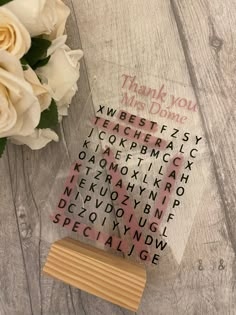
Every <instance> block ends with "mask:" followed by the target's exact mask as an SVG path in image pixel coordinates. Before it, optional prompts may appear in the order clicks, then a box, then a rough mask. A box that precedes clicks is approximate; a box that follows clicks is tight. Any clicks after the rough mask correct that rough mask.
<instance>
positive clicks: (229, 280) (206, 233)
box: [0, 0, 236, 315]
mask: <svg viewBox="0 0 236 315" xmlns="http://www.w3.org/2000/svg"><path fill="white" fill-rule="evenodd" d="M66 2H67V4H68V5H69V6H70V8H71V17H70V20H69V22H68V37H69V38H68V41H69V44H70V45H72V46H73V47H74V48H77V47H81V48H82V49H83V51H84V54H85V56H84V59H83V61H82V66H81V78H80V81H79V84H78V85H79V92H78V93H77V95H76V97H75V98H74V100H73V104H72V105H71V107H70V114H69V117H68V118H66V119H64V120H63V123H62V125H61V127H60V130H59V132H60V137H61V141H60V143H58V144H56V143H52V144H50V145H48V146H47V147H46V148H44V149H43V150H41V151H38V152H37V151H36V152H32V151H30V150H29V149H28V148H26V147H17V146H13V145H8V147H7V151H6V152H5V154H4V157H3V158H2V159H1V161H0V179H1V195H0V196H1V198H0V211H1V220H0V259H1V263H0V281H1V289H0V314H1V315H3V314H8V315H16V314H19V315H23V314H24V315H28V314H35V315H36V314H37V315H38V314H45V315H46V314H48V315H54V314H55V315H58V314H62V315H67V314H80V315H83V314H109V315H110V314H116V315H119V314H130V312H128V311H126V310H124V309H121V308H119V307H117V306H114V305H112V304H110V303H108V302H106V301H103V300H100V299H99V298H96V297H94V296H91V295H89V294H87V293H84V292H81V291H80V290H78V289H75V288H73V287H70V286H68V285H64V284H63V283H61V282H59V281H54V280H53V279H51V278H48V277H45V276H44V275H42V266H43V264H44V262H45V260H46V256H47V254H48V250H49V246H50V242H51V241H52V240H53V239H54V238H57V237H58V236H59V237H60V236H62V234H63V232H62V233H61V232H58V230H60V228H58V227H57V228H51V223H50V222H49V219H48V213H47V207H46V205H47V200H48V198H49V196H50V198H51V197H53V196H52V192H51V187H52V185H53V183H54V180H55V177H56V176H57V175H58V169H59V168H60V165H61V162H62V161H63V160H64V159H65V158H66V155H67V154H69V153H70V152H69V151H70V150H71V146H70V145H69V144H70V143H71V142H73V141H75V140H76V139H78V138H79V137H81V138H83V135H80V134H76V133H75V130H77V129H78V123H79V122H81V121H80V116H81V111H82V109H84V105H85V103H86V101H87V98H88V95H89V92H90V88H91V86H92V85H93V82H94V76H96V77H97V81H99V82H102V84H103V86H104V87H106V86H108V85H109V83H110V82H109V71H111V70H109V66H108V65H110V69H111V68H112V65H114V66H119V67H120V66H121V67H122V66H124V67H129V69H135V70H139V71H140V72H142V73H148V74H150V75H153V76H155V75H157V76H158V77H160V78H163V79H165V80H168V81H169V82H177V83H178V84H182V85H183V86H189V87H190V88H191V93H192V94H193V95H194V96H195V98H196V100H197V102H198V105H199V119H200V121H201V126H202V127H200V128H202V130H203V133H204V134H205V138H206V139H207V152H208V154H207V155H206V161H205V162H206V164H207V163H208V164H207V167H208V168H210V171H209V173H207V174H208V176H207V178H204V180H205V181H207V183H208V184H207V185H208V186H206V187H208V188H209V187H211V189H209V190H207V191H206V192H205V193H203V194H202V198H203V200H201V202H200V203H199V207H198V211H197V213H196V215H195V217H194V223H193V226H192V228H191V232H190V234H189V238H188V243H187V246H186V249H185V251H184V253H183V257H182V260H181V263H180V264H179V265H178V266H177V270H175V273H174V276H173V273H171V272H170V273H169V272H168V266H166V269H165V268H164V267H162V269H160V270H161V271H159V272H158V271H157V272H156V273H155V276H154V279H155V281H154V280H153V275H154V274H153V271H150V273H149V278H150V281H149V282H148V285H147V288H146V290H145V293H144V297H143V300H142V304H141V305H140V309H139V311H138V314H140V315H141V314H143V315H144V314H145V315H151V314H156V315H161V314H165V315H172V314H175V315H176V314H179V315H183V314H189V315H198V314H202V315H203V314H204V315H205V314H210V315H212V314H236V289H235V280H236V264H235V262H236V261H235V251H236V228H235V226H236V211H235V195H236V179H235V165H236V163H235V159H236V158H235V156H236V150H235V132H236V124H235V122H236V119H235V108H236V107H235V102H236V89H235V83H236V53H235V51H236V50H235V49H236V32H235V30H236V2H235V1H234V0H225V1H221V0H130V1H126V0H119V1H117V0H100V1H95V0H67V1H66ZM103 64H106V65H107V67H103V66H101V65H103ZM95 98H96V95H95ZM85 110H86V109H85ZM76 128H77V129H76ZM78 141H79V140H78ZM209 185H211V186H209ZM54 197H55V199H56V198H57V197H58V196H54ZM57 233H59V234H57ZM60 233H61V234H60ZM163 268H164V269H163ZM162 270H164V271H163V272H162ZM151 278H152V279H151ZM149 283H150V285H149Z"/></svg>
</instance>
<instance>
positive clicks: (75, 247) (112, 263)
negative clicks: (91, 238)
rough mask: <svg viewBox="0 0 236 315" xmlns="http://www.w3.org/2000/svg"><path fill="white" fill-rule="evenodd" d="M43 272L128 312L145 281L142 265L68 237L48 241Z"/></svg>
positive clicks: (136, 299) (135, 304) (136, 303)
mask: <svg viewBox="0 0 236 315" xmlns="http://www.w3.org/2000/svg"><path fill="white" fill-rule="evenodd" d="M43 271H44V272H45V273H47V274H48V275H50V276H52V277H54V278H57V279H59V280H62V281H64V282H66V283H68V284H70V285H72V286H75V287H77V288H79V289H81V290H84V291H87V292H89V293H91V294H94V295H96V296H99V297H100V298H103V299H105V300H108V301H110V302H112V303H114V304H117V305H120V306H122V307H125V308H127V309H129V310H132V311H137V309H138V306H139V303H140V300H141V297H142V294H143V290H144V287H145V283H146V271H145V268H144V267H143V266H141V265H138V264H134V263H131V262H129V261H127V260H125V259H124V258H121V257H117V256H114V255H112V254H110V253H107V252H105V251H103V250H100V249H97V248H94V247H92V246H89V245H86V244H83V243H81V242H79V241H76V240H73V239H71V238H65V239H62V240H59V241H57V242H55V243H53V244H52V247H51V249H50V252H49V255H48V258H47V261H46V264H45V266H44V268H43Z"/></svg>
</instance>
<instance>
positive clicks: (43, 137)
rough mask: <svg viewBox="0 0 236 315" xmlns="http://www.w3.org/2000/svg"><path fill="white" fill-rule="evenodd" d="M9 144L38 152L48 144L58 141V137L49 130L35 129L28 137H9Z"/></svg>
mask: <svg viewBox="0 0 236 315" xmlns="http://www.w3.org/2000/svg"><path fill="white" fill-rule="evenodd" d="M10 139H11V142H12V143H14V144H18V145H22V144H26V145H27V146H28V147H30V148H31V149H32V150H39V149H42V148H43V147H45V146H46V145H47V144H48V143H49V142H51V141H52V140H53V141H56V142H57V141H58V140H59V138H58V135H57V134H56V133H55V132H54V131H53V130H51V129H48V128H46V129H35V130H34V132H33V133H32V134H31V135H29V136H25V137H23V136H14V137H11V138H10Z"/></svg>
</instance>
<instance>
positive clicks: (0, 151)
mask: <svg viewBox="0 0 236 315" xmlns="http://www.w3.org/2000/svg"><path fill="white" fill-rule="evenodd" d="M6 144H7V138H1V139H0V157H2V154H3V152H4V150H5V147H6Z"/></svg>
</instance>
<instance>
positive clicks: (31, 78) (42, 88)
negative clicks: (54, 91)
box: [24, 66, 52, 112]
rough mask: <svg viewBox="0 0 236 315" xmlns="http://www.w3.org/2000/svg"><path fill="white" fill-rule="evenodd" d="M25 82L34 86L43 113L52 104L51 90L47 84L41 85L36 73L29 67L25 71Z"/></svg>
mask: <svg viewBox="0 0 236 315" xmlns="http://www.w3.org/2000/svg"><path fill="white" fill-rule="evenodd" d="M24 77H25V80H26V81H27V82H28V83H29V84H30V85H31V86H32V89H33V91H34V95H35V96H36V97H37V98H38V100H39V104H40V108H41V112H42V111H44V110H45V109H47V108H48V107H49V105H50V104H51V100H52V98H51V96H50V94H49V88H48V87H47V85H46V84H41V82H40V81H39V79H38V77H37V75H36V73H35V72H34V70H33V69H32V68H30V67H29V66H28V68H27V70H25V71H24Z"/></svg>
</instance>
